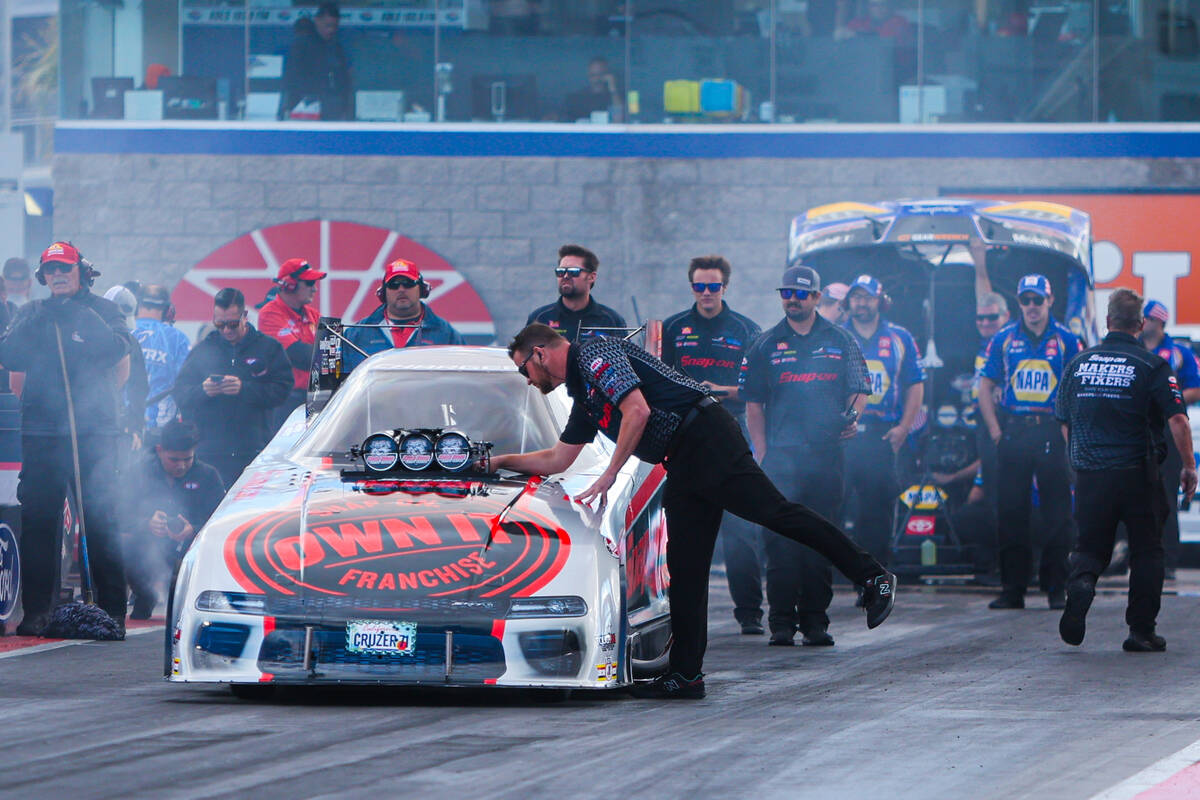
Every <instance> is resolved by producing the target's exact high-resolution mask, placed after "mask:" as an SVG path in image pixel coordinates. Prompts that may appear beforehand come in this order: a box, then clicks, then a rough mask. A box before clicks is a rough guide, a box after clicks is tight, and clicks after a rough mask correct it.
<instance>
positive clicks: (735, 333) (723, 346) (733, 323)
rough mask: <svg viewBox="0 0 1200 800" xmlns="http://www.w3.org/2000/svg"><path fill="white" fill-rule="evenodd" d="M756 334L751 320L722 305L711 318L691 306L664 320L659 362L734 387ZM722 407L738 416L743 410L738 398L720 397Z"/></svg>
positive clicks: (705, 379)
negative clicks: (719, 311)
mask: <svg viewBox="0 0 1200 800" xmlns="http://www.w3.org/2000/svg"><path fill="white" fill-rule="evenodd" d="M759 333H761V331H760V329H759V327H758V326H757V325H755V324H754V321H753V320H751V319H750V318H748V317H744V316H742V315H741V314H738V313H737V312H736V311H733V310H731V309H730V308H729V306H728V305H726V304H725V303H724V302H722V303H721V313H719V314H717V315H716V316H715V317H713V318H712V319H708V318H706V317H704V316H703V315H701V314H700V312H698V311H697V310H696V306H695V305H693V306H692V307H691V308H689V309H688V310H687V311H681V312H679V313H678V314H676V315H674V316H672V317H667V319H666V320H664V321H663V332H662V360H663V361H664V362H665V363H667V364H670V365H671V366H672V367H674V368H675V369H677V370H679V371H680V372H682V373H684V374H685V375H687V376H689V377H692V378H695V379H696V380H698V381H709V382H710V383H714V384H716V385H717V386H737V383H738V374H739V373H740V371H741V367H742V358H743V357H745V354H746V350H748V349H749V348H750V345H752V344H754V340H755V339H757V338H758V335H759ZM721 404H722V405H724V406H725V408H726V409H727V410H728V411H729V413H730V414H741V413H742V412H743V411H745V408H746V404H745V403H743V402H742V401H741V400H740V399H737V398H728V399H724V398H723V399H722V400H721Z"/></svg>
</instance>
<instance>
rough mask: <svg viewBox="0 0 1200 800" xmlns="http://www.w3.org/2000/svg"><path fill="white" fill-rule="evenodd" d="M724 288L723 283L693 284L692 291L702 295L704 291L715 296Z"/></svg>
mask: <svg viewBox="0 0 1200 800" xmlns="http://www.w3.org/2000/svg"><path fill="white" fill-rule="evenodd" d="M724 288H725V284H723V283H693V284H692V291H693V292H695V293H696V294H704V293H705V292H706V291H707V292H708V293H709V294H716V293H717V292H719V291H721V290H722V289H724Z"/></svg>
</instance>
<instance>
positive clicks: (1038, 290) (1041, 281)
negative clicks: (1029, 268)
mask: <svg viewBox="0 0 1200 800" xmlns="http://www.w3.org/2000/svg"><path fill="white" fill-rule="evenodd" d="M1026 292H1033V293H1034V294H1040V295H1041V296H1042V297H1049V296H1050V280H1049V279H1048V278H1047V277H1046V276H1045V275H1038V274H1036V273H1035V274H1033V275H1026V276H1025V277H1024V278H1021V280H1019V281H1017V297H1020V296H1021V295H1023V294H1025V293H1026Z"/></svg>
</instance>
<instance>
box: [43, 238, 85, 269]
mask: <svg viewBox="0 0 1200 800" xmlns="http://www.w3.org/2000/svg"><path fill="white" fill-rule="evenodd" d="M81 260H82V257H81V256H80V255H79V251H78V250H77V249H75V246H74V245H73V244H71V243H70V242H55V243H54V244H52V245H50V246H49V247H47V248H46V249H45V250H44V251H42V262H41V263H43V264H45V263H46V262H47V261H61V262H62V263H64V264H78V263H79V262H80V261H81Z"/></svg>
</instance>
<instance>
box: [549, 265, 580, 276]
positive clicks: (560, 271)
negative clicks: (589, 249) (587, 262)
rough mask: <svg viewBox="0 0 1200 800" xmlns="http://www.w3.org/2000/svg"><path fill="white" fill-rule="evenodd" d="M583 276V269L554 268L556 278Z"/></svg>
mask: <svg viewBox="0 0 1200 800" xmlns="http://www.w3.org/2000/svg"><path fill="white" fill-rule="evenodd" d="M582 274H583V267H555V268H554V275H555V277H558V278H578V277H579V276H580V275H582Z"/></svg>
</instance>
